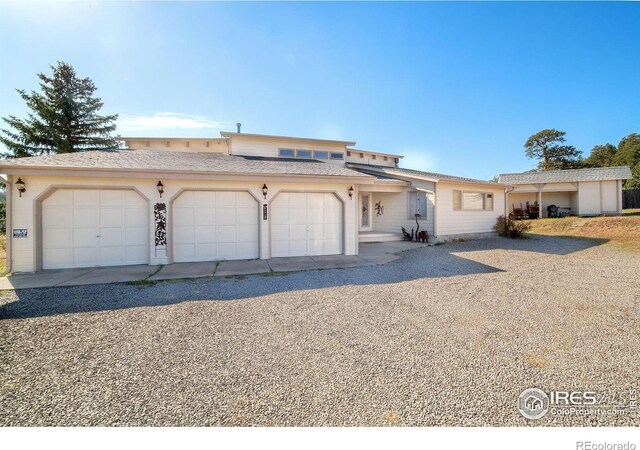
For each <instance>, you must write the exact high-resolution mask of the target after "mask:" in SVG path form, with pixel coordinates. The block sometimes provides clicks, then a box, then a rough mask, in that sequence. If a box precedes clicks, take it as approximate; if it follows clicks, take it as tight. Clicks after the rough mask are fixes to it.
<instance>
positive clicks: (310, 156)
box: [296, 148, 313, 159]
mask: <svg viewBox="0 0 640 450" xmlns="http://www.w3.org/2000/svg"><path fill="white" fill-rule="evenodd" d="M300 152H309V156H300ZM296 158H300V159H313V150H305V149H304V148H297V149H296Z"/></svg>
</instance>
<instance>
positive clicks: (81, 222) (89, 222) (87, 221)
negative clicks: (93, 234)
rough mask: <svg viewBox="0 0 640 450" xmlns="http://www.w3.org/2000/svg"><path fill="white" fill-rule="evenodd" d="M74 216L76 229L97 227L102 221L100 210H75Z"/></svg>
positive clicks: (81, 208)
mask: <svg viewBox="0 0 640 450" xmlns="http://www.w3.org/2000/svg"><path fill="white" fill-rule="evenodd" d="M72 216H73V226H74V227H97V226H98V223H99V219H100V216H99V214H98V208H86V207H80V208H74V209H73V213H72Z"/></svg>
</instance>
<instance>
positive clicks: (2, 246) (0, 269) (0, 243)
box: [0, 234, 7, 275]
mask: <svg viewBox="0 0 640 450" xmlns="http://www.w3.org/2000/svg"><path fill="white" fill-rule="evenodd" d="M5 270H7V237H6V236H5V235H4V234H0V275H2V274H3V273H4V271H5Z"/></svg>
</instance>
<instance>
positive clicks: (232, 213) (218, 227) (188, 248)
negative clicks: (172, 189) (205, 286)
mask: <svg viewBox="0 0 640 450" xmlns="http://www.w3.org/2000/svg"><path fill="white" fill-rule="evenodd" d="M258 216H259V207H258V202H257V200H256V199H255V198H254V197H253V196H252V195H251V194H249V193H248V192H246V191H189V190H187V191H184V192H182V193H181V194H180V195H179V196H178V197H177V198H176V199H175V201H174V202H173V215H172V217H173V241H174V244H173V251H174V258H173V260H174V261H175V262H195V261H221V260H231V259H253V258H258V256H259V249H258V247H259V246H258V242H259V237H258V236H259V233H258Z"/></svg>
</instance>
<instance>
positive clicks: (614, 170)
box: [498, 166, 632, 184]
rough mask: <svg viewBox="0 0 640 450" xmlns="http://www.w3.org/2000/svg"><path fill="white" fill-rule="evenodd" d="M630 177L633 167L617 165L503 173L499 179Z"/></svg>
mask: <svg viewBox="0 0 640 450" xmlns="http://www.w3.org/2000/svg"><path fill="white" fill-rule="evenodd" d="M630 178H632V176H631V169H629V167H628V166H615V167H593V168H589V169H568V170H551V171H548V172H523V173H503V174H501V175H500V177H499V178H498V179H499V181H500V183H502V184H537V183H571V182H577V181H608V180H628V179H630Z"/></svg>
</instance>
